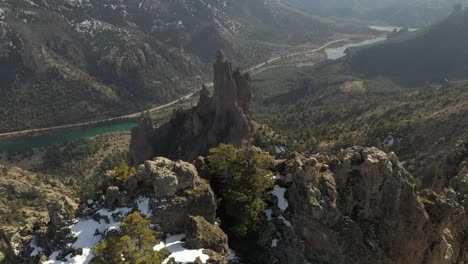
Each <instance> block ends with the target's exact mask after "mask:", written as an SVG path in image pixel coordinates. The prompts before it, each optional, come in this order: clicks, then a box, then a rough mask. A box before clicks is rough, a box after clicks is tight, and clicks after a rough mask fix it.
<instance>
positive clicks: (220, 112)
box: [130, 51, 252, 164]
mask: <svg viewBox="0 0 468 264" xmlns="http://www.w3.org/2000/svg"><path fill="white" fill-rule="evenodd" d="M213 70H214V76H213V81H214V93H213V97H210V94H209V91H208V89H207V87H203V88H202V90H201V92H200V100H199V102H198V104H197V105H196V106H195V107H193V108H192V109H189V110H187V111H176V112H174V114H173V117H172V118H171V120H170V121H169V122H168V123H166V124H164V125H162V126H161V127H159V128H153V127H152V123H151V122H150V121H148V120H146V121H144V122H142V123H141V124H140V125H139V126H138V127H136V128H135V129H134V130H133V131H132V140H131V144H130V153H131V155H132V159H133V163H134V164H140V163H142V162H143V161H144V160H147V159H151V158H153V157H155V156H165V157H169V158H174V159H183V160H187V161H192V160H194V159H195V158H197V157H198V156H199V155H205V154H207V153H208V150H209V149H210V148H212V147H216V146H218V145H219V144H220V143H227V144H233V145H236V146H240V145H241V144H242V141H243V140H245V139H247V138H248V137H249V136H250V134H251V129H250V125H249V123H250V117H249V115H250V104H251V100H252V93H251V90H250V77H249V75H248V74H246V73H242V72H241V71H240V69H237V70H236V71H235V72H234V73H233V71H232V65H231V63H230V62H229V61H228V60H227V59H226V56H225V55H224V53H223V52H222V51H218V52H217V54H216V63H215V64H214V65H213Z"/></svg>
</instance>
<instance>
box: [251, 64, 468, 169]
mask: <svg viewBox="0 0 468 264" xmlns="http://www.w3.org/2000/svg"><path fill="white" fill-rule="evenodd" d="M403 70H404V69H403ZM253 92H254V94H255V98H256V100H255V101H254V103H255V104H254V114H255V117H256V118H257V120H261V121H262V122H264V123H266V124H267V125H268V126H270V127H271V128H272V129H273V130H275V131H277V132H276V133H273V134H272V133H271V132H268V133H266V132H265V131H268V130H260V131H257V135H255V139H256V140H255V141H254V142H256V143H258V145H259V146H261V147H265V146H267V145H268V144H264V142H269V143H270V142H271V143H274V144H281V145H282V146H287V148H288V149H290V150H299V151H302V150H306V151H311V152H315V151H327V150H331V151H337V150H339V149H341V148H345V147H349V146H353V145H362V146H376V147H379V148H381V149H384V150H387V151H394V152H396V153H397V154H398V156H399V157H400V158H401V159H402V160H405V161H406V166H407V167H408V168H409V169H410V170H411V171H412V172H413V173H414V174H415V175H420V173H422V170H426V169H425V168H427V167H429V166H430V164H431V162H433V161H434V159H433V158H430V156H431V154H430V153H431V151H432V152H438V151H439V150H443V149H447V147H448V146H450V145H454V144H455V143H456V140H457V139H458V138H459V137H460V136H462V135H463V134H464V133H466V130H464V129H463V126H464V125H466V124H465V123H466V120H465V118H464V115H465V113H466V111H467V109H468V106H467V105H466V103H464V102H467V100H468V83H467V82H465V81H452V82H446V83H443V84H437V83H433V84H431V83H428V84H425V85H422V86H412V87H405V86H401V85H399V84H397V83H395V82H393V81H391V80H389V79H385V78H382V77H376V78H361V77H358V76H356V75H354V74H353V72H352V71H351V68H350V67H349V66H348V65H347V64H346V63H344V62H340V61H338V62H325V63H322V64H320V65H318V66H316V67H304V68H299V69H298V68H294V70H290V69H288V68H275V69H270V70H269V71H265V72H263V73H260V74H258V75H256V76H255V77H254V81H253ZM269 94H271V96H269ZM275 134H279V135H282V137H278V136H273V137H271V136H266V135H275ZM279 139H281V140H279Z"/></svg>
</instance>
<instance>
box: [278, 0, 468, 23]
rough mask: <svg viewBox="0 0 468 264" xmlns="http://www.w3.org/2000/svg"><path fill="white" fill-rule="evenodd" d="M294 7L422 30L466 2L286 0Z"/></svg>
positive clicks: (438, 0)
mask: <svg viewBox="0 0 468 264" xmlns="http://www.w3.org/2000/svg"><path fill="white" fill-rule="evenodd" d="M287 2H288V3H290V4H291V5H293V6H296V7H298V8H301V9H303V10H306V11H309V12H312V13H314V14H318V15H322V16H331V17H348V18H357V19H362V20H370V21H382V22H386V23H390V24H391V25H396V26H402V27H420V26H425V25H429V24H431V23H434V22H435V21H437V20H439V19H443V18H444V17H445V16H447V15H448V14H450V12H451V11H452V10H453V8H454V6H455V5H457V4H465V5H466V4H468V1H466V0H373V1H371V0H364V1H360V0H328V1H313V0H287Z"/></svg>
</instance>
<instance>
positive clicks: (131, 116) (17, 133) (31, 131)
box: [0, 39, 349, 139]
mask: <svg viewBox="0 0 468 264" xmlns="http://www.w3.org/2000/svg"><path fill="white" fill-rule="evenodd" d="M347 40H349V39H339V40H334V41H330V42H328V43H326V44H325V45H323V46H321V47H319V48H316V49H313V50H307V51H303V52H297V53H292V54H287V55H285V56H279V57H275V58H272V59H269V60H268V61H266V62H263V63H260V64H257V65H255V66H252V67H250V68H248V69H247V70H246V71H247V72H250V71H253V70H256V69H258V68H261V67H263V66H265V65H267V64H270V63H273V62H275V61H278V60H281V59H282V58H284V57H286V58H291V57H295V56H300V55H304V54H307V53H312V52H318V51H321V50H323V49H325V48H326V47H328V46H330V45H332V44H336V43H339V42H343V41H347ZM197 92H198V90H197V91H195V92H192V93H190V94H187V95H185V96H182V97H180V98H179V99H177V100H174V101H172V102H170V103H167V104H164V105H160V106H156V107H154V108H150V109H146V110H144V111H141V112H137V113H133V114H128V115H123V116H118V117H112V118H106V119H101V120H96V121H89V122H83V123H76V124H68V125H61V126H53V127H45V128H36V129H27V130H22V131H14V132H8V133H2V134H0V139H2V138H8V137H16V136H22V135H27V134H35V133H42V132H50V131H54V130H60V129H68V128H79V127H88V126H93V125H97V124H101V123H109V122H113V121H119V120H126V119H134V118H138V117H140V116H141V115H142V114H144V113H147V112H154V111H158V110H162V109H165V108H168V107H170V106H173V105H175V104H177V103H178V102H180V101H181V100H188V99H190V98H191V97H192V96H194V95H195V94H196V93H197Z"/></svg>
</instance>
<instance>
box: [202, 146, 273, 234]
mask: <svg viewBox="0 0 468 264" xmlns="http://www.w3.org/2000/svg"><path fill="white" fill-rule="evenodd" d="M271 165H272V160H271V158H270V157H269V156H268V155H267V154H265V153H262V152H261V151H260V150H259V149H256V148H254V147H247V146H244V147H242V148H239V149H237V148H235V147H234V146H232V145H224V144H222V145H220V146H219V147H217V148H214V149H211V150H210V155H209V156H208V166H207V170H208V171H209V173H210V174H211V175H212V177H213V180H212V184H213V185H214V186H215V187H214V188H215V190H216V192H217V193H218V195H219V196H220V197H221V198H222V199H223V201H222V210H223V212H224V215H225V216H226V220H225V224H224V225H225V226H226V227H227V228H228V229H229V230H230V231H231V232H233V233H234V234H235V235H236V236H238V237H245V236H247V235H252V234H254V233H255V232H256V231H257V230H258V227H259V225H260V224H261V223H262V222H263V220H264V217H265V215H264V213H263V211H264V210H265V209H266V208H267V204H266V203H265V202H264V201H263V200H262V196H263V195H264V194H265V192H266V191H267V190H268V189H270V188H271V187H272V186H273V183H274V181H273V180H272V179H271V171H270V170H269V169H270V167H271Z"/></svg>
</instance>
